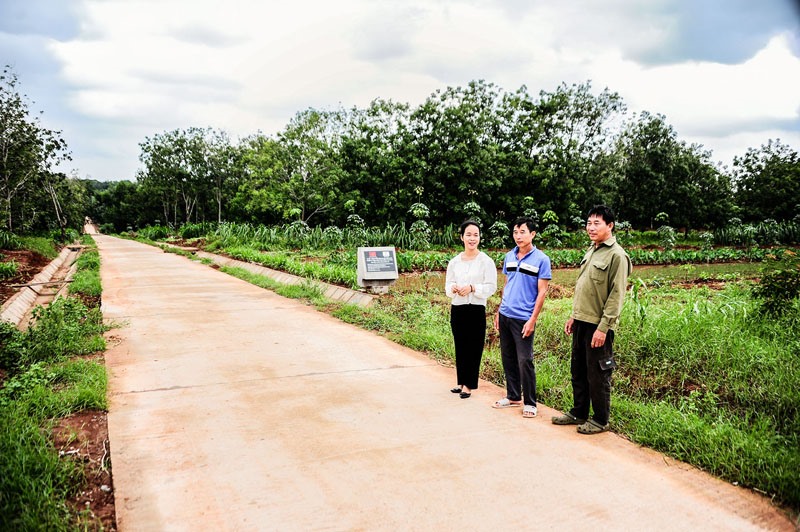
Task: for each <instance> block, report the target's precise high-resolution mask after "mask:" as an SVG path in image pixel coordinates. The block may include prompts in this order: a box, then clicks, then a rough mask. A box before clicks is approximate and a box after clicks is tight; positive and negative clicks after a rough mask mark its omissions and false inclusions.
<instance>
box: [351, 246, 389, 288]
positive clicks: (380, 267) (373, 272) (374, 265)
mask: <svg viewBox="0 0 800 532" xmlns="http://www.w3.org/2000/svg"><path fill="white" fill-rule="evenodd" d="M397 277H398V275H397V255H396V253H395V250H394V247H393V246H385V247H374V248H368V247H361V248H358V286H367V287H373V286H386V287H388V285H390V284H391V283H392V282H394V281H395V280H396V279H397Z"/></svg>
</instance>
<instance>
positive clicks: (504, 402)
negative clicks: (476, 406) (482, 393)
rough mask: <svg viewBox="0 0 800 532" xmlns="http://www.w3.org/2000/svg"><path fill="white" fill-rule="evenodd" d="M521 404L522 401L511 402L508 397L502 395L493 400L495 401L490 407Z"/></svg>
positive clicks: (506, 406) (509, 406)
mask: <svg viewBox="0 0 800 532" xmlns="http://www.w3.org/2000/svg"><path fill="white" fill-rule="evenodd" d="M521 404H522V401H520V402H519V403H512V402H511V401H509V400H508V397H503V398H502V399H500V400H499V401H495V403H494V404H493V405H492V408H511V407H512V406H519V405H521Z"/></svg>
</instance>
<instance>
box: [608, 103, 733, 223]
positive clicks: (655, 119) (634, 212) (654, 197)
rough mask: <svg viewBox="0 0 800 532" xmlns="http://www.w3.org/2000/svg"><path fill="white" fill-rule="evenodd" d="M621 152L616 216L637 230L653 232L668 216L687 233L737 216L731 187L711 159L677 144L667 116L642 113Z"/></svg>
mask: <svg viewBox="0 0 800 532" xmlns="http://www.w3.org/2000/svg"><path fill="white" fill-rule="evenodd" d="M617 151H618V161H619V162H620V164H621V168H620V181H619V184H618V188H617V198H616V203H617V206H618V209H617V210H618V211H619V213H620V214H621V215H622V216H624V218H625V219H626V220H627V221H630V222H631V223H633V224H634V225H638V226H640V227H641V226H646V227H653V223H654V221H655V217H656V215H657V214H658V213H660V212H664V213H666V214H668V215H669V218H670V223H671V224H672V225H674V226H677V227H683V228H685V229H686V230H688V229H689V228H690V227H703V226H708V225H719V224H721V223H724V220H725V219H726V218H727V216H728V215H729V214H730V213H731V212H732V208H733V207H732V202H731V189H730V182H729V180H728V179H727V177H726V176H724V175H722V174H721V173H720V172H719V171H718V170H717V169H716V168H715V167H714V166H713V165H712V164H711V162H710V160H711V154H710V153H708V152H706V151H703V150H702V148H701V147H700V146H698V145H691V146H687V145H686V143H685V142H683V141H680V140H678V135H677V133H676V132H675V130H674V129H673V128H672V126H670V125H669V124H667V123H666V119H665V117H664V116H663V115H651V114H650V113H647V112H644V113H641V114H640V115H639V116H638V117H636V119H635V120H634V121H632V122H630V123H629V124H628V125H627V127H626V128H625V130H624V131H623V133H622V135H621V137H620V139H619V142H618V145H617Z"/></svg>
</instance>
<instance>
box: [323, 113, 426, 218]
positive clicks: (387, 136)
mask: <svg viewBox="0 0 800 532" xmlns="http://www.w3.org/2000/svg"><path fill="white" fill-rule="evenodd" d="M409 115H410V110H409V106H408V105H407V104H401V103H397V102H393V101H390V100H374V101H372V102H371V103H370V105H369V106H368V107H367V108H366V109H352V110H351V111H350V112H349V113H348V114H347V116H346V119H345V120H344V122H345V126H344V127H345V130H344V132H343V134H342V139H341V148H340V152H339V155H340V161H341V167H342V171H343V176H342V180H341V186H340V192H341V196H340V199H339V201H337V202H336V205H335V208H334V210H333V212H332V213H331V218H332V219H334V220H338V221H340V222H343V221H344V219H345V218H346V217H347V215H348V214H351V212H350V209H352V210H354V211H355V212H358V213H359V214H361V215H362V216H363V219H364V220H365V222H366V223H368V224H379V223H380V224H384V223H398V222H400V221H402V220H404V218H405V215H406V213H407V211H408V208H409V206H410V205H411V204H412V203H414V201H415V199H416V196H415V192H414V191H415V189H416V188H417V187H418V186H421V182H419V181H418V174H419V172H415V171H412V170H411V167H412V164H411V163H412V161H413V156H412V155H411V154H410V148H411V142H410V138H411V135H410V133H409V123H410V116H409ZM347 206H350V209H348V207H347Z"/></svg>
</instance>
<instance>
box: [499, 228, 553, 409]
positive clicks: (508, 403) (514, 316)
mask: <svg viewBox="0 0 800 532" xmlns="http://www.w3.org/2000/svg"><path fill="white" fill-rule="evenodd" d="M535 236H536V222H534V221H533V219H531V218H527V217H522V218H517V219H516V220H515V221H514V242H516V244H517V246H516V247H515V248H514V249H512V250H511V251H509V252H508V253H507V254H506V257H505V259H504V260H503V273H504V274H505V276H506V284H505V287H504V288H503V299H502V301H501V302H500V308H499V309H498V311H497V314H496V315H495V317H494V326H495V328H496V329H498V330H499V331H500V354H501V356H502V360H503V372H504V373H505V377H506V396H505V397H503V398H502V399H500V400H499V401H497V402H495V403H494V405H493V406H494V408H509V407H515V406H520V405H521V404H522V403H523V401H524V403H525V404H524V406H523V407H522V416H523V417H528V418H530V417H535V416H536V369H535V368H534V366H533V333H534V331H535V330H536V320H537V319H538V318H539V313H540V312H541V311H542V306H543V305H544V298H545V297H546V296H547V286H548V284H549V283H550V279H552V274H551V273H550V257H548V256H547V255H545V254H544V253H542V252H541V251H539V250H538V249H536V247H535V246H534V245H533V238H534V237H535Z"/></svg>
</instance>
